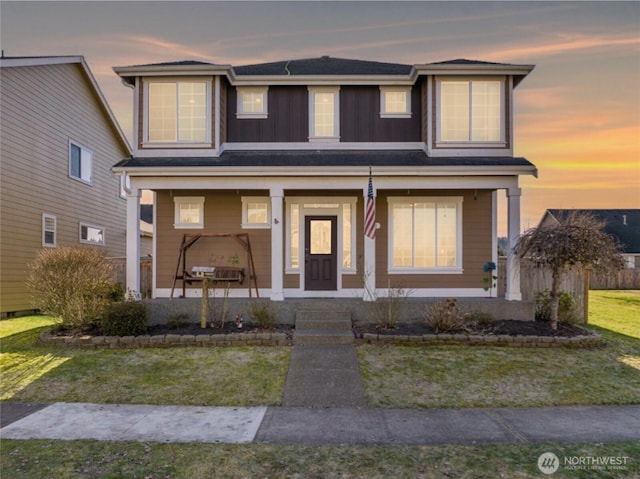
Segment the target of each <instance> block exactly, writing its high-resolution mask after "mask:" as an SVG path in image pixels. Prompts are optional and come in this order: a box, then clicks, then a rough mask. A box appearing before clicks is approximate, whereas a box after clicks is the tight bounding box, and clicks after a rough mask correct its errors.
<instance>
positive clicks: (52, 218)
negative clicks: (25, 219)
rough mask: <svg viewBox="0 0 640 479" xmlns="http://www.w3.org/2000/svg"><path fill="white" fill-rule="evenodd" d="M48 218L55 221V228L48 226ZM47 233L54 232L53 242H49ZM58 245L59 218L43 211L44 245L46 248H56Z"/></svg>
mask: <svg viewBox="0 0 640 479" xmlns="http://www.w3.org/2000/svg"><path fill="white" fill-rule="evenodd" d="M47 220H52V221H53V228H47ZM46 233H53V242H52V243H48V242H47V240H46ZM57 245H58V218H56V216H55V215H50V214H48V213H42V246H44V247H45V248H55V247H56V246H57Z"/></svg>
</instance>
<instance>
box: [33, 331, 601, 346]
mask: <svg viewBox="0 0 640 479" xmlns="http://www.w3.org/2000/svg"><path fill="white" fill-rule="evenodd" d="M40 341H41V342H43V343H47V344H53V345H55V346H62V347H69V348H80V349H118V348H170V347H176V346H199V347H212V346H218V347H220V346H292V345H293V338H292V337H291V335H290V334H287V333H281V332H261V333H253V332H249V333H230V334H195V335H194V334H190V335H187V334H185V335H181V334H163V335H154V336H151V335H141V336H90V335H85V336H55V335H52V334H51V331H50V330H49V331H44V332H43V333H41V334H40ZM355 344H356V345H360V344H375V345H385V344H395V345H424V346H429V345H434V346H437V345H459V346H465V345H466V346H504V347H520V348H550V347H567V348H589V347H594V346H600V345H602V344H604V340H603V339H602V336H601V335H600V334H597V333H594V334H590V335H584V336H574V337H572V338H565V337H556V336H508V335H473V334H423V335H421V336H416V335H397V334H384V335H381V334H376V333H364V334H363V335H362V337H361V338H356V339H355Z"/></svg>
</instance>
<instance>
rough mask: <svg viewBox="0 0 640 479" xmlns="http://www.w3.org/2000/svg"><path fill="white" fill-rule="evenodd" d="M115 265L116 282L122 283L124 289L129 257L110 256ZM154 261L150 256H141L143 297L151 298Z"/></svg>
mask: <svg viewBox="0 0 640 479" xmlns="http://www.w3.org/2000/svg"><path fill="white" fill-rule="evenodd" d="M109 260H110V261H111V264H112V265H113V276H114V282H116V283H120V284H121V285H122V287H123V289H126V284H127V258H120V257H118V258H109ZM152 281H153V261H151V258H150V257H144V258H140V294H141V295H142V297H143V298H151V294H152V292H151V289H152V284H153V282H152Z"/></svg>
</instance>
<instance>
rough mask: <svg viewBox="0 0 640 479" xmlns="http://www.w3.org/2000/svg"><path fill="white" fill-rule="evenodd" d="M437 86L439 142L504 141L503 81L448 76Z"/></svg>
mask: <svg viewBox="0 0 640 479" xmlns="http://www.w3.org/2000/svg"><path fill="white" fill-rule="evenodd" d="M438 86H439V95H438V102H439V108H438V112H439V123H438V141H439V142H441V143H485V144H486V143H503V142H504V135H505V133H504V123H505V121H506V120H505V118H504V108H503V101H502V98H503V96H504V81H502V80H489V79H478V80H459V79H450V80H449V79H447V80H440V81H439V82H438Z"/></svg>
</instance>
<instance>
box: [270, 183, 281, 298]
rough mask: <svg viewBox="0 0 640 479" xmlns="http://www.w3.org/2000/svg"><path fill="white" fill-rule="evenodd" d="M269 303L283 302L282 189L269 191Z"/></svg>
mask: <svg viewBox="0 0 640 479" xmlns="http://www.w3.org/2000/svg"><path fill="white" fill-rule="evenodd" d="M270 196H271V301H284V273H283V272H284V228H283V226H284V214H283V208H282V200H283V197H284V191H283V189H282V188H272V189H271V193H270Z"/></svg>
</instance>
